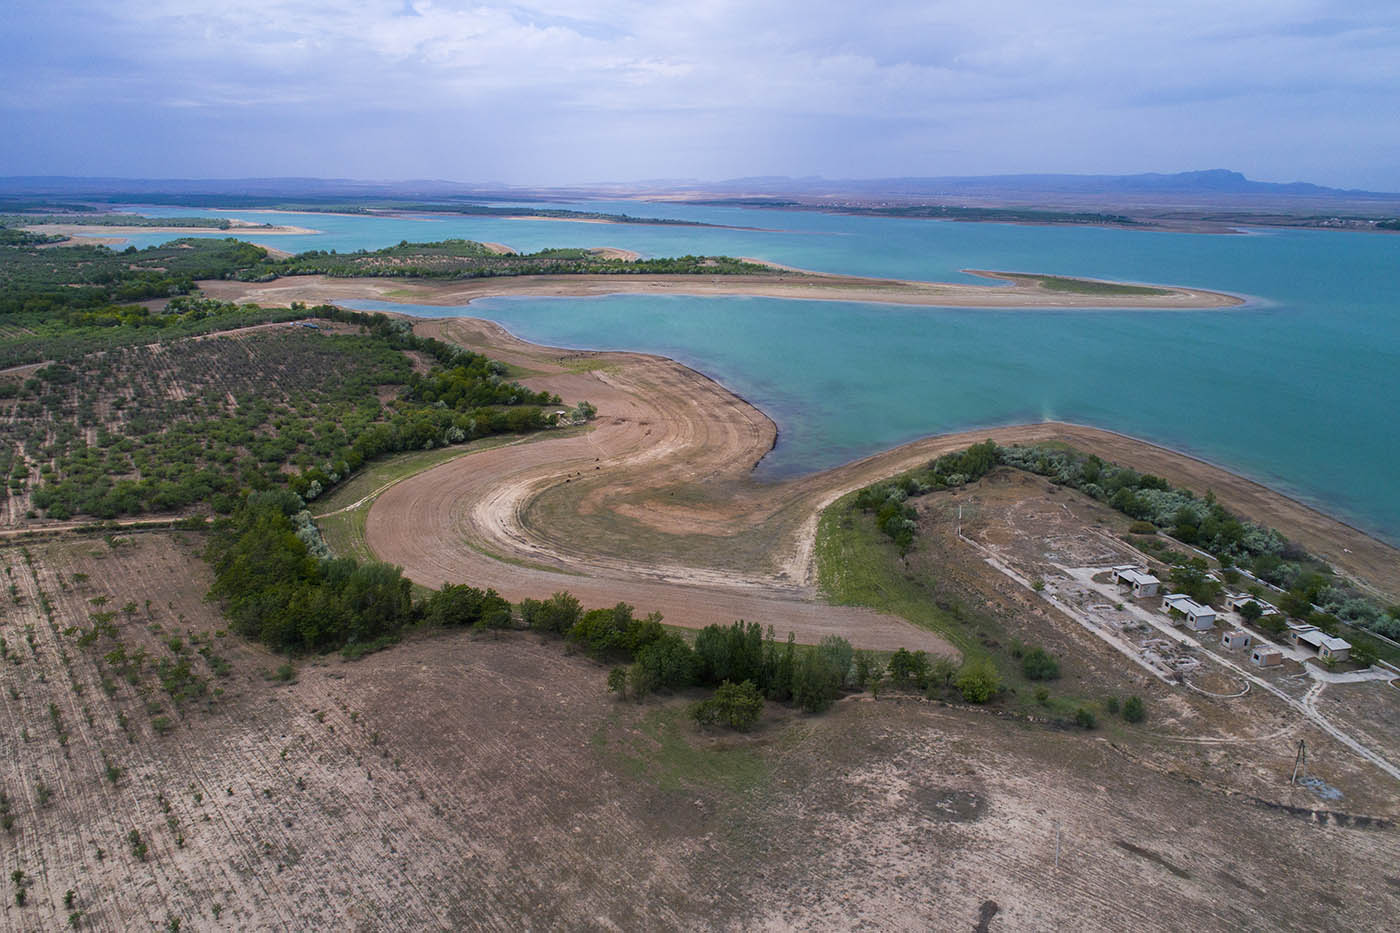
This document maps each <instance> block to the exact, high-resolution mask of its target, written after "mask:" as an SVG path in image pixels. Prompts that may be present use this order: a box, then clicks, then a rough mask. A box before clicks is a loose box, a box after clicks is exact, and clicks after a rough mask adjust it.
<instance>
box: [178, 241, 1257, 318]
mask: <svg viewBox="0 0 1400 933" xmlns="http://www.w3.org/2000/svg"><path fill="white" fill-rule="evenodd" d="M613 253H614V254H615V255H613V258H636V256H635V254H631V255H630V256H629V255H625V254H624V251H613ZM791 271H792V273H793V274H792V275H715V276H703V275H552V276H551V275H532V276H514V277H510V278H484V279H468V280H464V281H457V282H433V281H429V282H424V281H413V280H408V279H364V278H356V279H336V278H329V277H327V276H296V277H295V278H283V279H277V280H275V281H272V282H264V283H250V282H231V281H207V282H200V283H199V287H200V289H201V290H202V291H204V293H205V294H207V295H209V296H211V297H213V298H219V299H222V300H224V301H238V302H246V301H254V302H257V303H258V304H262V305H279V304H281V305H285V304H289V303H291V302H293V301H306V302H311V303H313V304H314V303H319V302H330V303H334V302H336V301H344V300H347V299H350V298H373V299H380V300H383V301H402V302H407V303H410V304H428V305H465V304H468V303H469V302H471V301H474V300H475V299H477V298H491V297H495V296H498V295H547V296H580V295H616V294H643V295H759V296H765V297H770V298H802V299H807V300H812V301H874V302H882V303H887V304H901V305H923V306H926V307H937V308H1155V309H1158V310H1170V309H1178V310H1187V309H1200V308H1229V307H1235V306H1238V305H1240V304H1243V301H1242V300H1241V299H1240V298H1237V297H1235V296H1233V295H1226V294H1222V293H1220V292H1211V291H1206V290H1204V289H1198V288H1184V287H1180V286H1154V289H1160V294H1157V293H1154V294H1128V295H1121V294H1120V295H1112V294H1109V295H1103V294H1077V293H1068V292H1059V291H1052V290H1048V289H1045V288H1042V287H1041V285H1040V282H1039V281H1038V280H1035V279H1032V278H1028V277H1020V278H1015V279H1007V280H1002V284H1001V285H999V286H998V287H995V288H993V287H989V286H986V285H953V284H948V283H943V282H908V281H902V280H898V279H867V278H860V277H858V276H844V275H826V274H816V273H810V272H802V271H801V270H791ZM980 274H984V275H988V276H989V277H992V278H995V275H994V274H992V273H980ZM1007 282H1009V283H1010V284H1006V283H1007Z"/></svg>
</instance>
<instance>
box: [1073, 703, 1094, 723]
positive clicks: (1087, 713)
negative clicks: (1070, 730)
mask: <svg viewBox="0 0 1400 933" xmlns="http://www.w3.org/2000/svg"><path fill="white" fill-rule="evenodd" d="M1074 724H1075V725H1076V726H1079V727H1080V728H1081V729H1093V728H1095V727H1096V726H1098V724H1099V721H1098V719H1096V718H1095V717H1094V713H1093V711H1092V710H1089V709H1087V708H1086V707H1083V706H1081V707H1079V709H1077V710H1075V711H1074Z"/></svg>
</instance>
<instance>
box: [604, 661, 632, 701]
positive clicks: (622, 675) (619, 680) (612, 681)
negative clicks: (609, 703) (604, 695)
mask: <svg viewBox="0 0 1400 933" xmlns="http://www.w3.org/2000/svg"><path fill="white" fill-rule="evenodd" d="M608 690H609V692H611V693H616V694H617V698H618V699H619V700H621V699H623V698H625V697H626V696H627V668H625V667H615V668H613V669H612V670H610V671H608Z"/></svg>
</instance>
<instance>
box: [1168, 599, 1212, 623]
mask: <svg viewBox="0 0 1400 933" xmlns="http://www.w3.org/2000/svg"><path fill="white" fill-rule="evenodd" d="M1162 611H1163V612H1165V613H1166V614H1167V615H1169V616H1171V617H1172V618H1173V619H1175V618H1183V619H1185V620H1186V625H1187V626H1188V627H1189V628H1190V629H1191V630H1192V631H1196V632H1205V631H1209V630H1210V629H1211V628H1213V627H1214V626H1215V610H1214V609H1212V608H1210V607H1209V606H1202V605H1201V604H1200V603H1198V602H1196V601H1195V600H1194V599H1192V598H1191V597H1190V596H1187V595H1186V594H1185V593H1171V594H1169V595H1167V596H1163V597H1162Z"/></svg>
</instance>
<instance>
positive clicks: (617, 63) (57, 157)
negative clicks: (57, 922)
mask: <svg viewBox="0 0 1400 933" xmlns="http://www.w3.org/2000/svg"><path fill="white" fill-rule="evenodd" d="M0 127H3V130H4V131H3V132H0V174H3V175H15V174H81V175H123V176H144V177H234V176H273V175H314V176H323V177H332V176H334V177H357V178H381V179H388V178H446V179H454V180H461V181H503V182H508V183H517V184H567V183H578V182H588V181H608V180H638V179H648V178H686V177H694V178H706V179H721V178H729V177H735V176H743V175H764V174H781V175H824V176H827V177H833V178H834V177H858V178H869V177H880V176H890V175H954V174H996V173H1005V172H1110V173H1130V172H1140V171H1181V170H1188V169H1203V168H1232V169H1237V170H1240V171H1243V172H1244V173H1245V174H1247V175H1249V176H1250V177H1253V178H1258V179H1262V180H1266V181H1294V180H1305V181H1313V182H1317V183H1320V184H1328V185H1336V186H1341V187H1359V188H1370V189H1377V190H1389V191H1400V2H1396V0H1345V2H1327V0H1316V2H1311V0H1116V2H1099V0H1053V2H1052V0H954V2H943V0H917V2H902V0H893V2H880V0H873V2H852V0H775V2H764V0H742V2H731V0H687V2H684V3H675V2H670V0H591V2H590V0H538V2H534V3H522V4H511V3H500V2H485V3H472V2H467V0H358V2H356V0H346V2H330V0H220V2H217V3H211V2H206V0H108V2H101V3H98V2H89V0H32V2H29V0H25V2H21V0H16V2H13V3H7V4H5V9H4V12H3V18H0Z"/></svg>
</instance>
